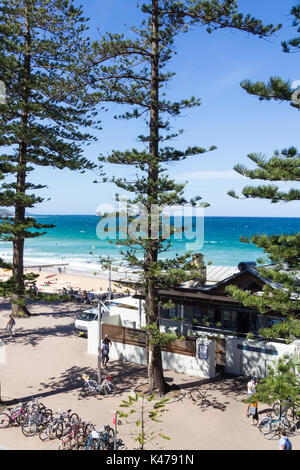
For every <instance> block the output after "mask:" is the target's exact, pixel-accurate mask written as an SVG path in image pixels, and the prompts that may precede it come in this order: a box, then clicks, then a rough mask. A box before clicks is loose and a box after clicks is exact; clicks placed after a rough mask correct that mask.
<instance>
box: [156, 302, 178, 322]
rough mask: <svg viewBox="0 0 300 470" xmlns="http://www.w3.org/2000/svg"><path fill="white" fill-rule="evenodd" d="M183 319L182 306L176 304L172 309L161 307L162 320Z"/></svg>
mask: <svg viewBox="0 0 300 470" xmlns="http://www.w3.org/2000/svg"><path fill="white" fill-rule="evenodd" d="M175 317H176V318H181V305H179V304H175V306H174V307H172V308H163V307H160V318H170V319H171V318H175Z"/></svg>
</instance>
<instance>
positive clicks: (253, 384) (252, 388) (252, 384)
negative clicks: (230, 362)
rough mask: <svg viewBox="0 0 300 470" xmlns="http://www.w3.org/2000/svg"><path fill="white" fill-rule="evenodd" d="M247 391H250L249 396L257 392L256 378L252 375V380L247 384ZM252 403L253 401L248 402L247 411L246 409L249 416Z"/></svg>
mask: <svg viewBox="0 0 300 470" xmlns="http://www.w3.org/2000/svg"><path fill="white" fill-rule="evenodd" d="M247 393H248V398H249V397H251V396H252V395H254V394H255V393H256V379H255V378H254V377H252V378H251V380H250V381H249V382H248V384H247ZM250 404H251V403H248V406H247V411H246V416H247V417H249V408H250Z"/></svg>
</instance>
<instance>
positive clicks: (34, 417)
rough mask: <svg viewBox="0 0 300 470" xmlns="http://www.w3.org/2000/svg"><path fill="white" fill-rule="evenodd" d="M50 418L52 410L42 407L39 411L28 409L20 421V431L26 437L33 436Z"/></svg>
mask: <svg viewBox="0 0 300 470" xmlns="http://www.w3.org/2000/svg"><path fill="white" fill-rule="evenodd" d="M51 420H52V411H51V410H50V409H46V408H45V409H44V408H42V409H41V410H39V411H33V412H32V411H30V410H29V412H28V416H27V418H26V419H25V421H24V422H23V423H22V433H23V434H24V436H26V437H32V436H34V435H35V434H36V433H37V432H38V431H39V430H40V428H41V426H45V424H47V423H49V421H51Z"/></svg>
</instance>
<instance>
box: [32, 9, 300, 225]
mask: <svg viewBox="0 0 300 470" xmlns="http://www.w3.org/2000/svg"><path fill="white" fill-rule="evenodd" d="M76 3H78V4H82V5H83V10H84V12H85V15H86V16H87V17H89V18H91V20H90V26H91V36H92V37H96V36H97V27H98V28H99V29H100V32H103V33H104V32H105V31H111V32H121V31H122V32H125V33H126V31H128V27H127V26H126V24H127V25H128V26H130V25H133V24H135V23H137V22H139V19H140V18H141V13H140V12H139V11H138V9H137V8H136V4H137V2H136V0H81V1H80V2H76ZM295 3H296V1H295V0H291V1H290V0H285V1H283V0H264V1H263V2H261V1H260V0H241V1H240V2H239V4H240V6H241V10H242V11H243V12H249V13H250V14H251V15H253V16H256V17H258V18H261V19H262V20H263V21H264V22H265V23H274V24H277V23H283V24H284V27H283V29H282V30H281V31H280V32H279V33H277V34H276V35H275V36H274V37H272V38H271V39H269V40H261V39H259V38H257V37H254V36H250V35H249V34H246V33H242V32H239V31H232V30H220V31H217V32H215V33H213V34H211V35H209V34H207V33H206V32H205V30H204V29H199V28H195V29H194V30H193V31H192V32H190V33H188V34H185V35H181V36H179V37H178V38H177V40H176V43H175V45H176V49H177V52H178V54H177V56H176V57H175V58H174V59H173V60H172V62H171V63H170V66H169V70H171V71H174V72H175V73H176V76H175V77H174V78H173V79H172V81H171V83H170V85H169V86H168V93H169V94H170V96H171V97H172V98H173V97H175V98H183V97H186V98H188V97H190V96H196V97H199V98H201V102H202V105H201V106H200V107H199V108H197V109H194V110H193V111H189V112H186V113H183V116H182V117H181V118H179V119H178V120H176V121H174V123H173V124H174V128H175V129H176V128H182V129H184V131H185V132H184V134H183V135H182V136H180V137H179V138H178V139H177V140H176V141H175V142H174V143H173V145H174V146H177V147H178V148H185V147H186V146H188V145H199V146H201V147H206V148H208V147H210V146H211V145H216V146H217V150H215V151H214V152H209V153H206V154H204V155H201V156H199V157H196V158H195V157H193V158H191V159H188V160H186V161H185V162H180V163H179V164H176V165H172V166H171V167H170V169H169V174H170V176H172V177H174V178H175V179H177V180H178V181H188V185H187V188H186V195H187V196H191V197H192V196H194V195H196V194H199V195H201V196H202V197H203V200H204V201H207V202H209V203H210V204H211V206H210V207H209V208H208V209H206V215H207V216H261V217H267V216H278V217H288V216H289V217H298V216H300V212H299V209H298V207H299V204H298V203H297V202H292V203H289V204H280V205H278V204H276V205H274V204H271V203H269V202H268V201H261V200H258V201H255V200H239V201H237V200H234V199H232V198H230V197H229V196H227V191H228V190H229V189H235V190H236V191H237V192H238V191H239V190H240V189H241V188H242V187H243V186H245V185H247V184H249V180H248V179H247V178H243V177H240V176H238V175H237V174H236V173H235V172H234V171H233V170H232V169H233V166H234V165H235V164H237V163H241V164H244V165H246V166H249V167H253V165H251V162H250V160H248V159H247V154H249V153H252V152H262V153H265V154H266V155H269V156H270V155H271V154H272V152H273V151H274V150H275V149H282V148H286V147H289V146H291V145H294V146H296V147H298V137H297V136H298V135H299V122H300V115H299V114H298V112H297V111H296V110H294V109H292V108H291V107H290V106H289V105H288V104H285V103H276V102H260V101H259V100H258V99H257V98H256V97H253V96H250V95H247V93H246V92H245V91H244V90H243V89H242V88H241V87H240V82H241V81H242V80H244V79H251V80H254V81H255V80H262V81H266V80H268V79H269V77H270V76H274V75H280V76H282V77H283V78H286V79H291V80H293V81H294V80H300V70H299V66H298V56H297V55H295V54H284V53H283V52H282V50H281V45H280V42H281V41H282V40H283V39H287V38H290V37H292V36H294V35H295V33H296V31H295V29H294V28H292V17H290V16H289V12H290V9H291V7H292V6H293V4H295ZM113 114H114V110H113V109H112V110H111V111H110V112H108V113H106V114H105V115H103V116H101V118H102V123H103V131H102V132H101V133H99V135H98V137H99V141H98V142H97V143H95V144H93V145H91V146H89V147H87V149H86V150H85V155H86V156H87V157H88V158H90V159H91V160H93V161H96V160H97V157H98V155H99V154H100V153H104V154H107V153H108V152H109V151H110V150H112V149H115V150H117V149H120V150H123V149H127V148H131V147H133V146H137V142H136V135H139V134H140V133H141V131H142V130H143V129H142V128H141V124H139V123H137V122H136V121H133V122H128V121H116V120H114V119H113ZM107 170H108V171H111V172H112V173H113V174H120V173H121V172H122V174H125V173H126V174H127V175H129V176H130V175H131V174H132V170H130V169H128V168H123V169H121V170H120V168H119V169H117V170H116V168H115V167H114V166H111V167H107ZM33 173H34V175H33V174H32V175H31V179H32V181H34V182H35V183H37V182H38V183H45V184H47V185H48V188H47V189H46V190H43V191H40V192H39V193H40V194H41V196H43V197H45V198H49V197H50V198H51V199H50V200H49V201H48V200H47V201H46V200H45V201H44V202H43V203H42V204H40V205H39V206H37V207H36V208H35V210H33V211H31V212H33V213H39V214H94V213H95V211H96V208H97V207H98V206H99V205H100V204H102V203H112V202H113V201H114V194H115V192H117V189H116V188H115V187H114V186H113V185H112V184H105V185H104V184H98V185H95V184H93V183H92V181H93V180H94V179H95V177H94V175H93V174H90V173H86V174H84V175H82V174H75V173H74V172H70V171H67V170H66V171H63V172H60V171H59V170H51V169H43V168H42V169H38V170H37V171H35V172H33ZM281 187H283V188H288V187H290V185H289V184H282V185H281Z"/></svg>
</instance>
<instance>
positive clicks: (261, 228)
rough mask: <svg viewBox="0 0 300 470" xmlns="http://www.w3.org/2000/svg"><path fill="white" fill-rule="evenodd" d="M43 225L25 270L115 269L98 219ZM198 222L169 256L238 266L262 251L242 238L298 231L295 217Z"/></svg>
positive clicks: (114, 248) (3, 250)
mask: <svg viewBox="0 0 300 470" xmlns="http://www.w3.org/2000/svg"><path fill="white" fill-rule="evenodd" d="M35 218H36V220H37V221H38V222H40V223H44V224H53V225H55V228H51V229H47V233H46V235H43V236H41V237H38V238H33V239H29V240H26V242H25V266H29V265H40V264H41V265H44V264H48V265H49V264H60V263H67V264H68V271H69V272H70V271H72V272H74V273H77V274H79V273H81V274H90V275H92V274H93V273H94V272H99V271H101V266H100V264H99V262H98V258H99V256H110V257H111V258H113V259H114V260H115V262H116V264H118V260H119V259H120V258H121V254H120V246H118V245H117V244H116V243H113V244H112V243H110V242H109V241H108V240H100V239H99V238H98V237H97V224H98V222H99V217H97V216H93V215H42V216H35ZM200 222H201V223H199V233H200V237H199V240H198V243H193V242H189V241H187V240H185V239H182V240H172V242H171V247H170V251H169V252H168V253H165V254H163V256H164V257H166V256H170V257H171V256H172V257H173V256H175V255H176V254H177V253H178V254H182V253H184V252H185V251H186V250H187V249H192V250H193V251H195V252H201V253H203V255H204V261H205V262H206V263H208V262H209V261H210V262H211V263H212V264H214V265H219V266H235V267H236V266H237V265H238V264H239V262H241V261H255V260H256V259H257V258H260V257H262V256H263V251H262V250H261V249H258V248H256V247H255V246H254V245H252V244H245V243H242V242H241V241H240V237H241V236H242V235H244V236H248V237H250V236H251V235H254V234H258V233H266V234H280V233H289V234H293V233H296V232H300V218H271V217H270V218H267V217H266V218H264V217H204V218H203V219H201V221H200ZM0 256H1V257H2V258H4V259H5V260H11V256H12V245H11V244H10V243H9V242H0Z"/></svg>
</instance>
